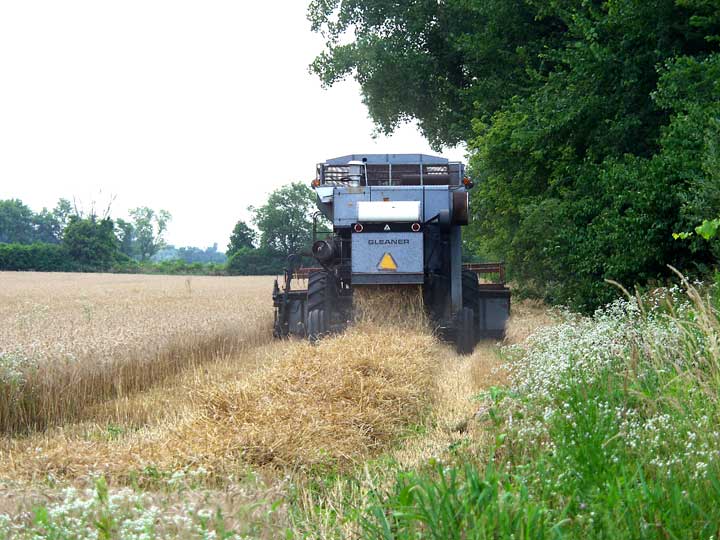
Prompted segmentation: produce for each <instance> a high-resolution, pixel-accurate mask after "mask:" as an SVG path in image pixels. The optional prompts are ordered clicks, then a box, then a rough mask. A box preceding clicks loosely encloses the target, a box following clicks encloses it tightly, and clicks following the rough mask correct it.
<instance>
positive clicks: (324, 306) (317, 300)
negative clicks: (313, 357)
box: [305, 271, 335, 342]
mask: <svg viewBox="0 0 720 540" xmlns="http://www.w3.org/2000/svg"><path fill="white" fill-rule="evenodd" d="M333 293H334V285H333V283H332V279H331V277H330V276H328V273H327V272H325V271H319V272H313V273H312V274H310V276H308V292H307V306H306V308H307V316H306V321H305V328H306V329H307V337H308V339H309V340H310V341H313V342H314V341H317V340H318V339H320V338H321V337H322V336H323V335H325V334H327V333H328V332H329V330H330V314H331V313H332V307H333V305H332V304H333V300H334V297H335V295H334V294H333Z"/></svg>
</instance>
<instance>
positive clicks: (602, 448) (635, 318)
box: [362, 285, 720, 540]
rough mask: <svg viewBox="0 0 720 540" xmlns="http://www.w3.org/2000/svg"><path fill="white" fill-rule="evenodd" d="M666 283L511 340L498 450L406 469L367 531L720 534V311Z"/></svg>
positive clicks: (494, 415)
mask: <svg viewBox="0 0 720 540" xmlns="http://www.w3.org/2000/svg"><path fill="white" fill-rule="evenodd" d="M714 288H715V293H716V292H717V285H715V287H714ZM711 289H712V288H711ZM656 292H657V293H658V294H657V295H656V296H654V297H649V298H647V299H646V300H645V302H644V304H643V306H642V309H640V306H639V305H638V304H637V303H636V302H635V301H632V300H631V301H627V302H616V303H615V304H614V305H612V306H608V307H607V308H606V309H604V310H602V311H600V312H598V313H596V315H595V316H594V317H593V318H591V319H590V318H588V319H578V318H577V317H573V318H572V319H568V320H567V321H565V322H563V323H560V324H558V325H557V326H554V327H549V328H546V329H544V330H540V331H539V333H538V334H537V335H536V336H535V337H534V338H531V339H530V340H529V341H528V342H527V343H526V344H523V346H522V347H521V348H520V347H518V348H516V349H512V348H511V349H508V350H507V353H508V354H509V355H511V358H512V360H513V361H512V362H510V363H509V371H510V380H511V384H512V387H511V389H510V391H507V392H500V391H497V390H495V391H491V392H490V396H485V398H484V399H485V400H486V403H485V404H486V407H485V409H487V410H489V413H488V416H489V420H492V422H484V423H483V425H482V427H481V428H479V429H483V430H488V431H489V432H490V434H491V435H493V436H494V437H493V438H494V440H495V444H494V446H492V447H491V448H488V452H487V455H486V456H478V455H476V454H473V453H471V452H462V451H460V452H459V453H458V454H457V455H455V456H454V457H448V458H447V459H446V460H445V461H444V462H443V463H442V464H441V463H437V462H435V463H434V465H433V466H432V467H429V468H428V467H424V468H421V469H419V470H416V471H410V472H405V471H398V472H397V473H396V477H395V480H394V482H392V483H390V484H389V486H390V487H389V488H380V489H377V490H373V491H372V492H371V493H370V497H369V500H368V502H367V503H366V505H365V508H363V511H362V515H363V520H362V527H363V533H364V534H363V537H364V538H383V539H390V538H392V539H397V540H400V539H411V538H413V539H415V538H437V539H440V538H443V539H445V538H448V539H460V538H547V539H550V538H598V539H600V538H613V539H635V538H645V539H655V538H657V539H665V538H697V539H705V538H714V537H715V536H716V535H717V526H718V525H717V524H718V522H720V505H719V504H718V503H719V502H720V463H718V450H719V446H718V438H717V433H716V432H715V428H714V426H715V425H716V424H717V420H718V418H720V407H719V406H718V403H717V400H716V399H715V397H716V396H717V392H718V384H719V382H718V378H717V373H718V371H717V370H718V365H719V362H720V357H718V351H717V349H714V348H712V345H711V344H712V343H715V341H716V340H717V332H718V330H719V329H720V319H719V318H718V313H717V311H714V310H713V307H712V306H711V305H710V304H708V303H706V301H704V300H703V297H702V296H700V295H698V294H697V293H696V291H694V290H690V291H689V295H688V296H689V299H688V298H687V297H685V298H683V297H682V296H681V295H679V294H678V290H677V289H676V288H674V289H672V288H671V289H669V290H664V291H656ZM489 400H491V401H489ZM488 401H489V402H488ZM364 474H365V475H367V474H368V473H364ZM379 484H380V485H388V484H387V482H382V483H379Z"/></svg>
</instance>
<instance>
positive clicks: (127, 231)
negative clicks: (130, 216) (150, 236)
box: [115, 218, 135, 257]
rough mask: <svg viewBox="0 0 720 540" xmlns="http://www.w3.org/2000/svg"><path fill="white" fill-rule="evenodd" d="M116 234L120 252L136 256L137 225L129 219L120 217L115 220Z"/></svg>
mask: <svg viewBox="0 0 720 540" xmlns="http://www.w3.org/2000/svg"><path fill="white" fill-rule="evenodd" d="M115 236H117V238H118V241H119V243H120V252H121V253H124V254H125V255H127V256H128V257H135V227H134V226H133V224H132V223H130V222H129V221H125V220H124V219H122V218H118V219H117V220H116V221H115Z"/></svg>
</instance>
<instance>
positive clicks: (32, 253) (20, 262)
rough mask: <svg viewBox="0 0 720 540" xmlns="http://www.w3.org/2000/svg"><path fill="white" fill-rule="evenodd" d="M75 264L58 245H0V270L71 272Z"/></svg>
mask: <svg viewBox="0 0 720 540" xmlns="http://www.w3.org/2000/svg"><path fill="white" fill-rule="evenodd" d="M77 269H78V265H77V263H76V262H75V261H74V260H73V259H72V258H71V257H70V255H69V253H68V251H67V249H66V248H65V247H64V246H60V245H58V244H0V270H24V271H27V270H33V271H36V272H73V271H75V270H77Z"/></svg>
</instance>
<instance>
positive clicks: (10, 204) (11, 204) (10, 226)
mask: <svg viewBox="0 0 720 540" xmlns="http://www.w3.org/2000/svg"><path fill="white" fill-rule="evenodd" d="M72 213H73V209H72V206H71V204H70V202H69V201H68V200H67V199H60V200H59V201H58V203H57V205H56V206H55V208H54V209H53V210H52V211H50V210H48V209H47V208H43V209H42V210H41V211H40V212H39V213H37V214H36V213H34V212H33V211H32V210H31V209H30V208H28V207H27V206H26V205H25V204H23V202H22V201H20V200H18V199H9V200H4V201H0V243H18V244H31V243H35V242H40V243H50V244H58V243H60V241H61V240H62V233H63V231H64V230H65V227H66V226H67V223H68V220H69V218H70V215H71V214H72Z"/></svg>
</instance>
